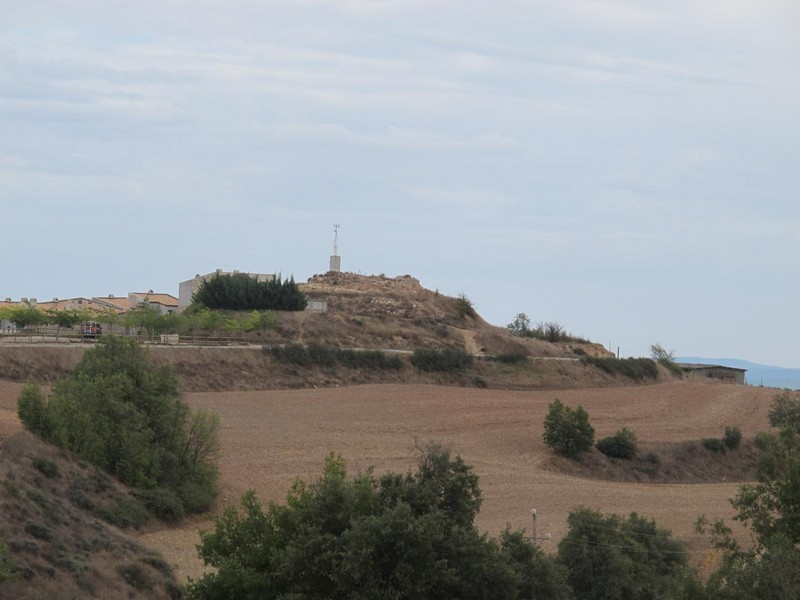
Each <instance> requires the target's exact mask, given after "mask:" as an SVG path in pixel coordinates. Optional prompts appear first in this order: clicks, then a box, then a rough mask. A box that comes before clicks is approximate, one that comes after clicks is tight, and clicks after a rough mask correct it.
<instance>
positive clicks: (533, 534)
mask: <svg viewBox="0 0 800 600" xmlns="http://www.w3.org/2000/svg"><path fill="white" fill-rule="evenodd" d="M531 521H532V522H533V523H532V527H531V543H532V544H533V545H534V546H538V545H539V542H546V541H548V540H550V539H551V538H552V536H551V535H550V534H549V533H545V534H544V535H542V536H537V535H536V509H535V508H532V509H531Z"/></svg>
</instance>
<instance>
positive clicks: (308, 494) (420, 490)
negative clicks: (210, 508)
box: [188, 446, 572, 600]
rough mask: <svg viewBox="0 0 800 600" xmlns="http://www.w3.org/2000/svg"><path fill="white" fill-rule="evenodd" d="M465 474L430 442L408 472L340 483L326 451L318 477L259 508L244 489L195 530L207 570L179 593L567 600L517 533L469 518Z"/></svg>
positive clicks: (469, 487)
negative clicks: (209, 525)
mask: <svg viewBox="0 0 800 600" xmlns="http://www.w3.org/2000/svg"><path fill="white" fill-rule="evenodd" d="M480 504H481V497H480V489H479V488H478V479H477V476H476V475H475V474H474V473H473V471H472V469H471V468H470V467H469V466H467V465H466V464H464V462H463V461H462V460H461V458H459V457H457V458H455V459H451V458H450V455H449V453H448V452H447V451H445V450H443V449H442V448H440V447H438V446H433V447H429V448H427V449H426V450H425V452H424V453H423V456H422V460H421V461H420V465H419V468H418V469H417V471H416V472H414V473H407V474H405V475H400V474H396V473H387V474H386V475H383V476H382V477H380V478H376V477H374V476H373V475H372V473H366V474H363V475H359V476H356V477H354V478H349V477H348V476H347V472H346V468H345V464H344V462H343V461H342V459H341V458H338V457H336V456H333V455H331V456H330V457H329V458H328V459H327V460H326V463H325V470H324V473H323V475H322V477H321V478H320V479H319V480H317V481H315V482H313V483H310V484H306V483H303V482H300V481H298V482H296V483H295V484H294V486H293V487H292V489H291V491H290V492H289V495H288V497H287V499H286V504H285V505H278V504H270V505H269V507H267V509H266V510H265V509H264V508H263V507H262V506H261V504H260V503H259V502H258V501H257V499H256V497H255V494H254V493H253V492H248V493H247V494H245V496H244V497H243V498H242V501H241V510H240V511H236V510H234V509H229V510H227V511H226V512H225V513H224V514H223V515H222V516H221V517H219V518H218V519H217V522H216V529H215V530H213V531H211V532H208V533H204V534H201V538H202V541H201V544H200V546H199V550H200V556H201V558H202V559H203V560H204V561H205V562H206V563H207V564H209V565H212V566H214V567H215V572H214V573H208V574H206V575H204V576H203V577H202V578H201V579H200V580H199V581H196V582H193V583H192V584H190V586H189V590H188V595H189V597H190V598H203V599H208V598H241V599H245V598H253V599H255V598H259V599H261V598H263V599H269V598H281V599H286V600H288V599H289V598H297V599H299V598H304V599H315V598H318V599H320V600H321V599H323V598H351V599H363V600H367V599H370V600H372V599H376V598H415V599H420V600H425V599H431V600H432V599H440V598H461V599H464V600H467V599H470V598H475V599H479V598H510V599H514V598H542V599H544V598H548V599H553V600H566V599H569V598H572V594H571V592H570V590H569V586H568V585H567V583H566V573H565V572H564V570H563V569H562V568H561V567H559V566H558V565H557V564H556V563H555V561H554V560H553V559H551V558H548V557H547V556H545V555H544V554H543V553H542V552H541V551H540V550H538V549H537V548H535V547H534V546H533V545H531V544H530V543H529V542H528V541H527V540H525V539H524V538H523V536H522V534H521V533H519V532H517V533H513V532H510V531H506V532H505V533H504V534H503V535H502V536H501V538H500V539H499V540H493V539H491V538H489V537H487V536H486V535H482V534H480V533H479V532H478V530H477V529H476V528H475V525H474V524H473V520H474V518H475V515H476V513H477V512H478V509H479V508H480Z"/></svg>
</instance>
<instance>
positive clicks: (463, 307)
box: [454, 292, 478, 319]
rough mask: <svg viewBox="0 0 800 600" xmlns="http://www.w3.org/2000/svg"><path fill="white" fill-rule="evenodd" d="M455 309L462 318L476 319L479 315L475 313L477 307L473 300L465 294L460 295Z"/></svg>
mask: <svg viewBox="0 0 800 600" xmlns="http://www.w3.org/2000/svg"><path fill="white" fill-rule="evenodd" d="M454 306H455V309H456V314H457V315H458V316H459V317H461V318H462V319H463V318H464V317H470V318H473V319H474V318H475V317H477V316H478V313H477V312H476V311H475V305H473V304H472V300H470V299H469V298H468V297H467V295H466V294H465V293H463V292H462V293H461V294H459V295H458V298H456V301H455V305H454Z"/></svg>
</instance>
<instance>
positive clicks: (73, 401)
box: [17, 336, 219, 520]
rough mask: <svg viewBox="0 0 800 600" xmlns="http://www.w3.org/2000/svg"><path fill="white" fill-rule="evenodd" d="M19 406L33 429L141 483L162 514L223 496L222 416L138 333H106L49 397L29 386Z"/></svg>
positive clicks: (173, 515) (142, 493)
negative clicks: (204, 405) (186, 391)
mask: <svg viewBox="0 0 800 600" xmlns="http://www.w3.org/2000/svg"><path fill="white" fill-rule="evenodd" d="M17 410H18V414H19V418H20V421H22V424H23V426H24V427H25V428H26V429H27V430H29V431H30V432H32V433H34V434H35V435H37V436H39V437H41V438H42V439H44V440H46V441H48V442H51V443H53V444H55V445H57V446H59V447H61V448H64V449H66V450H69V451H72V452H74V453H75V454H77V455H78V456H80V457H81V458H83V459H84V460H87V461H89V462H91V463H92V464H95V465H97V466H98V467H100V468H102V469H104V470H106V471H108V472H109V473H111V474H113V475H114V476H116V477H118V478H119V479H120V480H121V481H122V482H124V483H126V484H127V485H130V486H132V487H134V488H137V489H138V490H139V492H138V497H139V499H140V500H141V501H142V502H143V503H144V504H145V505H147V506H148V508H150V509H151V510H152V511H153V512H154V513H156V514H157V515H158V516H159V517H160V518H167V519H168V520H176V519H177V518H179V517H180V516H182V515H183V514H184V512H201V511H204V510H207V509H208V507H209V506H210V505H211V502H212V500H213V499H214V496H215V495H216V492H217V473H218V471H217V466H216V463H215V458H216V454H217V451H218V448H219V438H218V436H219V418H218V416H217V415H216V414H214V413H209V412H205V411H202V410H198V411H195V412H192V411H191V410H190V409H189V407H188V405H187V404H186V403H185V402H184V401H183V399H182V398H181V395H180V391H179V389H178V384H177V381H176V379H175V377H174V375H173V374H172V372H171V371H170V370H169V368H167V367H162V368H158V367H156V366H155V365H154V364H153V363H152V362H151V360H150V358H149V356H148V355H147V353H146V352H145V350H143V349H142V347H141V346H139V344H138V343H136V342H135V341H133V340H130V339H124V338H119V337H114V336H109V337H106V338H104V339H103V340H102V341H101V342H100V343H99V344H98V346H97V347H96V348H94V349H92V350H88V351H87V352H86V353H85V354H84V356H83V358H82V360H81V361H80V363H78V365H77V367H76V368H75V369H74V371H73V372H72V374H71V375H70V376H69V377H68V378H67V379H64V380H62V381H59V382H57V383H56V384H55V385H54V386H53V390H52V392H51V394H50V396H49V397H46V396H45V395H44V394H43V392H42V390H41V389H40V388H39V387H37V386H35V385H33V384H29V385H27V386H25V387H24V388H23V390H22V393H21V394H20V397H19V400H18V403H17ZM39 468H40V470H41V469H42V468H44V469H49V467H47V466H45V465H44V464H43V465H41V466H40V467H39Z"/></svg>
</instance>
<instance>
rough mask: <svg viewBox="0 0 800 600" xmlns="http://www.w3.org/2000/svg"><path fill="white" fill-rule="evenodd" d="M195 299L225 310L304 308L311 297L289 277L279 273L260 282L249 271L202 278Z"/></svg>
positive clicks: (202, 303) (201, 303)
mask: <svg viewBox="0 0 800 600" xmlns="http://www.w3.org/2000/svg"><path fill="white" fill-rule="evenodd" d="M192 301H193V302H195V303H197V304H200V305H202V306H205V307H207V308H211V309H222V310H289V311H297V310H304V309H305V308H306V306H307V305H308V298H307V297H306V295H305V293H304V292H303V291H302V290H300V288H299V287H298V286H297V284H296V283H295V281H294V277H290V278H289V279H287V280H286V281H283V280H282V279H281V276H280V275H278V276H277V277H275V278H274V279H272V280H271V281H258V280H257V279H256V278H254V277H251V276H250V275H248V274H246V273H233V274H230V275H222V274H217V275H214V276H213V277H211V278H210V279H207V280H205V281H203V283H202V285H201V286H200V289H198V290H197V292H196V293H195V295H194V297H193V298H192Z"/></svg>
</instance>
